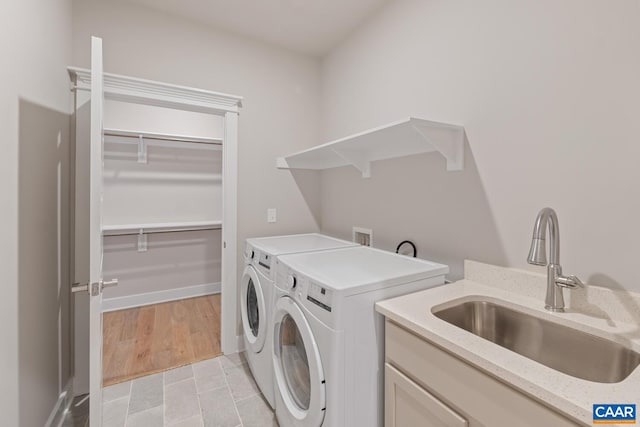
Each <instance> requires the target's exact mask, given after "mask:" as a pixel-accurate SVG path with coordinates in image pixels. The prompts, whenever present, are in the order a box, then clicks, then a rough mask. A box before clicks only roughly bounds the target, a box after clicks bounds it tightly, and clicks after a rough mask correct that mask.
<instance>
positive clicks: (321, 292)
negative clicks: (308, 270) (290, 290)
mask: <svg viewBox="0 0 640 427" xmlns="http://www.w3.org/2000/svg"><path fill="white" fill-rule="evenodd" d="M332 294H333V291H331V289H327V288H324V287H322V286H320V285H317V284H315V283H313V282H312V281H309V289H308V290H307V300H309V301H311V302H312V303H314V304H315V305H317V306H319V307H321V308H323V309H325V310H327V311H329V312H331V300H332V296H333V295H332Z"/></svg>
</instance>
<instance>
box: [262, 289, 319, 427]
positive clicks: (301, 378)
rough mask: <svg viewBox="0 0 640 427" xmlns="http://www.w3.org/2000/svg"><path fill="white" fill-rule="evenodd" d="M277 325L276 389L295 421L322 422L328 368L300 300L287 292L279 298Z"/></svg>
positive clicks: (305, 423) (310, 424)
mask: <svg viewBox="0 0 640 427" xmlns="http://www.w3.org/2000/svg"><path fill="white" fill-rule="evenodd" d="M273 325H274V348H273V353H274V358H273V365H274V373H275V378H276V393H279V394H280V396H281V397H282V401H283V402H284V405H285V407H286V408H284V409H286V411H287V412H288V413H289V415H290V417H288V418H291V421H292V422H293V425H295V426H304V427H317V426H320V425H321V424H322V420H323V419H324V413H325V407H326V406H325V401H326V395H325V385H324V371H323V370H322V362H321V360H320V352H319V351H318V346H317V344H316V342H315V339H314V338H313V333H312V332H311V328H310V327H309V323H308V322H307V319H306V318H305V317H304V314H303V313H302V310H300V307H299V306H298V304H296V303H295V302H294V301H293V299H291V298H289V297H286V296H285V297H282V298H280V299H278V302H277V304H276V308H275V313H274V317H273ZM278 410H280V408H278Z"/></svg>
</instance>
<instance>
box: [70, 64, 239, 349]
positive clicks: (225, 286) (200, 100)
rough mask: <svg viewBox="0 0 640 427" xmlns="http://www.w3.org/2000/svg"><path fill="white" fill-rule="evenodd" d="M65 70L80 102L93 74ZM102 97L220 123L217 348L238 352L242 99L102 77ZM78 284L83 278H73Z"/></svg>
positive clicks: (147, 82)
mask: <svg viewBox="0 0 640 427" xmlns="http://www.w3.org/2000/svg"><path fill="white" fill-rule="evenodd" d="M67 70H68V73H69V76H70V78H71V81H72V90H73V91H76V98H77V97H78V96H79V94H78V92H88V93H90V92H91V85H92V82H91V70H88V69H83V68H77V67H68V69H67ZM103 91H104V99H105V100H116V101H122V102H129V103H135V104H143V105H150V106H156V107H165V108H172V109H176V110H183V111H192V112H198V113H207V114H212V115H215V116H219V117H222V118H223V126H224V134H223V144H222V153H223V154H222V157H223V171H222V199H223V200H222V203H223V213H222V243H221V244H222V259H221V263H222V277H221V281H222V283H221V289H222V290H221V292H222V314H221V319H220V320H221V331H220V332H221V340H220V344H221V350H222V352H223V353H227V354H230V353H235V352H237V351H239V350H240V348H241V345H242V335H237V329H238V328H237V327H238V310H237V300H238V294H237V279H238V277H237V276H238V261H237V260H238V256H239V254H238V242H237V238H238V230H237V226H238V224H237V210H238V200H237V190H238V116H239V111H240V108H241V107H242V99H243V98H242V97H241V96H236V95H230V94H225V93H220V92H212V91H208V90H203V89H197V88H191V87H187V86H180V85H174V84H169V83H163V82H157V81H152V80H146V79H140V78H136V77H130V76H122V75H118V74H112V73H103ZM85 96H86V95H85ZM76 106H77V104H76ZM76 279H82V278H78V277H76Z"/></svg>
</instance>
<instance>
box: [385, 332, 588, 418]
mask: <svg viewBox="0 0 640 427" xmlns="http://www.w3.org/2000/svg"><path fill="white" fill-rule="evenodd" d="M385 327H386V339H385V361H386V368H385V371H386V372H385V373H386V384H385V426H386V427H405V426H406V427H408V426H456V427H457V426H467V425H468V426H470V427H479V426H521V427H527V426H530V427H538V426H554V427H569V426H576V425H581V424H580V423H579V422H577V421H575V420H572V419H571V418H569V417H568V416H565V415H564V414H561V413H559V412H557V411H556V410H555V409H553V408H550V407H548V406H546V405H544V404H542V403H540V402H538V401H537V400H535V399H534V398H532V397H530V396H529V395H527V394H525V393H523V392H521V391H519V390H517V389H515V388H513V387H512V386H510V385H509V384H506V383H504V382H502V381H500V380H498V379H496V378H494V377H492V376H490V375H488V374H486V373H484V372H483V371H481V370H480V369H478V368H476V367H475V366H473V365H470V364H469V363H467V362H465V361H463V360H462V359H460V358H458V357H456V356H455V355H453V354H451V353H448V352H447V351H445V350H443V349H441V348H440V347H438V346H436V345H434V344H432V343H430V342H429V341H427V340H425V339H423V338H421V337H419V336H417V335H415V334H413V333H411V332H409V331H407V330H406V329H404V328H402V327H401V326H398V325H397V324H395V323H393V322H392V321H389V320H387V322H386V325H385Z"/></svg>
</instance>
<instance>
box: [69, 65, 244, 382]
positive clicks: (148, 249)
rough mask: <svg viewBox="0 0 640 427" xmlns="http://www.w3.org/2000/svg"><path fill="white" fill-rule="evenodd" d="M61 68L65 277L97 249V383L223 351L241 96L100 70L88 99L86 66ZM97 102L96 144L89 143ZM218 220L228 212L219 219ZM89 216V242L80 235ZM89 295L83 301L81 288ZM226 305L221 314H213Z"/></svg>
mask: <svg viewBox="0 0 640 427" xmlns="http://www.w3.org/2000/svg"><path fill="white" fill-rule="evenodd" d="M92 71H94V70H92ZM70 74H71V76H72V81H73V82H74V89H75V93H76V96H75V102H76V108H75V116H74V123H75V125H74V130H75V133H76V147H75V149H76V212H77V216H78V217H77V218H76V230H75V231H76V242H75V243H76V254H77V255H76V259H75V264H76V265H75V267H76V268H75V270H76V271H75V272H76V278H82V277H87V276H90V273H89V272H88V271H86V270H87V269H88V267H89V266H90V265H92V263H93V261H91V260H89V259H88V258H89V257H91V256H93V255H94V254H93V253H92V252H91V250H93V248H94V247H97V248H99V249H98V250H97V251H98V252H100V255H101V262H100V263H99V265H100V269H101V277H102V279H100V280H99V281H98V283H99V285H98V287H97V289H99V293H100V294H101V295H100V296H101V305H100V307H101V315H102V322H101V335H102V337H101V339H102V354H101V360H102V368H101V373H100V374H101V378H102V385H103V386H107V385H111V384H117V383H119V382H122V381H127V380H130V379H132V378H137V377H140V376H143V375H148V374H151V373H155V372H160V371H163V370H167V369H171V368H175V367H178V366H182V365H185V364H189V363H193V362H196V361H199V360H204V359H209V358H212V357H215V356H217V355H220V354H222V352H223V347H224V345H223V344H222V339H223V335H224V332H223V325H225V324H227V325H228V326H229V328H230V329H231V330H232V333H233V338H234V339H235V330H234V329H235V292H233V291H231V292H224V289H223V288H224V284H225V283H227V284H233V283H234V280H235V274H236V272H235V269H236V266H235V261H234V260H235V257H232V256H228V257H225V256H224V253H225V250H228V251H235V250H236V248H235V234H236V231H235V209H236V208H235V197H236V196H235V187H236V179H237V178H236V176H237V175H236V161H235V155H236V154H235V153H236V134H237V132H236V129H237V112H236V111H237V108H238V106H239V103H240V98H238V97H232V96H229V95H221V94H216V93H214V92H208V91H203V90H199V89H193V88H185V87H180V86H174V85H169V84H165V83H159V82H151V81H146V80H140V79H135V78H131V77H124V76H116V75H109V74H106V73H105V74H104V77H103V78H104V81H103V85H104V86H103V91H104V98H103V99H102V100H100V99H99V98H96V97H95V96H92V92H94V91H95V90H96V89H95V87H94V86H95V85H94V82H93V81H92V79H93V78H94V77H93V76H92V74H91V73H90V72H89V71H85V70H79V69H70ZM93 74H95V72H94V73H93ZM96 106H97V107H98V108H96ZM98 109H99V110H100V119H101V120H100V121H99V122H100V127H101V130H100V133H99V134H98V133H96V135H99V136H101V140H100V139H98V143H95V141H96V138H92V137H93V136H94V135H92V132H93V131H94V129H93V127H95V125H96V119H97V118H96V117H95V115H96V113H97V112H98V111H97V110H98ZM234 110H235V111H234ZM90 141H91V142H90ZM96 159H98V160H99V159H101V162H98V161H92V160H96ZM231 213H232V215H231ZM98 217H99V218H98ZM225 217H226V218H232V219H231V220H230V221H229V224H227V223H225V221H224V218H225ZM96 222H98V223H99V224H100V233H99V236H98V237H99V240H100V244H99V246H96V245H95V244H96V242H95V241H94V240H96V239H94V237H93V236H92V234H91V233H87V232H86V229H88V228H91V227H92V226H93V224H95V223H96ZM227 227H228V228H227ZM229 241H233V244H229V243H228V242H229ZM92 245H93V246H92ZM82 248H87V250H82ZM89 249H91V250H89ZM94 252H95V251H94ZM90 253H91V254H90ZM85 258H87V259H85ZM225 263H226V264H225ZM225 278H226V281H225ZM89 282H91V280H89ZM231 286H232V287H231V289H233V285H231ZM89 291H90V292H89V295H90V296H89V298H93V297H94V296H95V295H94V293H92V289H91V285H89ZM77 298H87V297H86V296H84V295H80V293H78V295H77ZM228 301H231V303H230V305H229V307H232V309H231V310H227V311H226V316H228V317H229V319H230V320H229V321H227V320H226V319H225V320H223V317H224V315H223V311H224V308H223V306H225V305H226V304H228ZM87 305H88V304H86V303H85V304H84V305H83V304H82V301H78V300H76V306H77V307H79V308H78V309H77V313H76V322H75V323H76V337H75V338H76V340H80V341H81V342H82V341H83V340H86V339H87V338H86V337H87V336H88V335H89V324H90V323H91V322H83V319H86V318H87V317H90V316H93V315H94V313H89V312H90V310H84V311H86V312H83V307H87ZM83 325H84V326H83ZM91 329H92V332H93V327H91ZM91 339H93V335H92V336H91ZM76 347H77V348H81V346H76ZM231 350H234V349H233V348H232V349H231ZM227 351H228V350H227ZM84 359H86V358H84ZM76 368H77V367H76ZM87 368H88V369H87V370H88V371H89V370H92V369H94V367H93V366H89V367H87ZM91 378H92V379H93V378H94V374H93V373H92V374H91ZM88 382H89V381H88V379H87V386H88Z"/></svg>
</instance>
